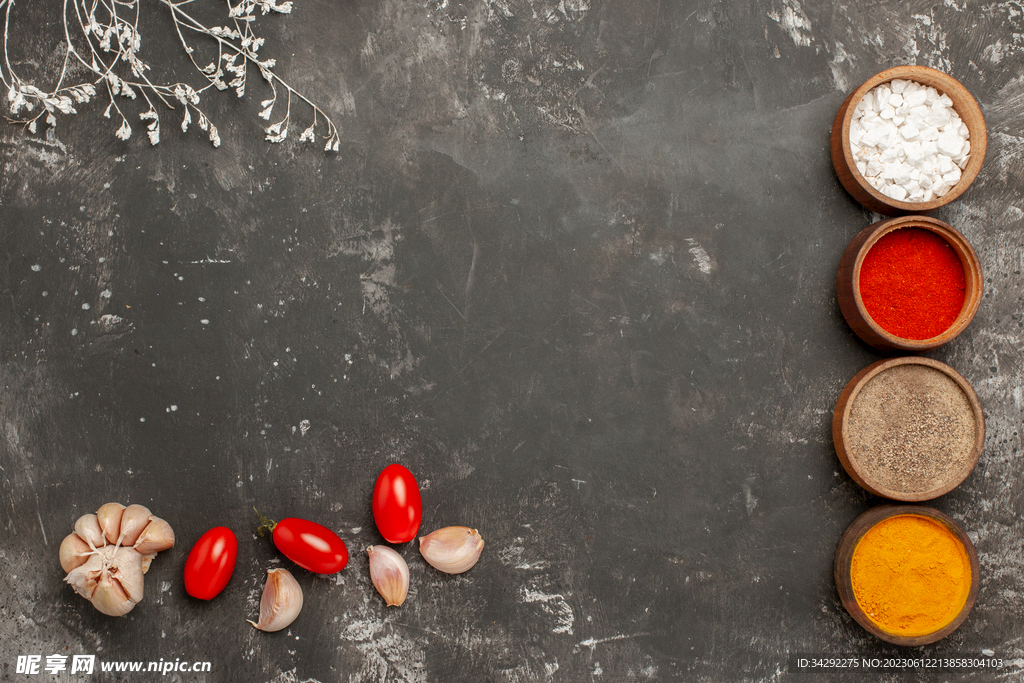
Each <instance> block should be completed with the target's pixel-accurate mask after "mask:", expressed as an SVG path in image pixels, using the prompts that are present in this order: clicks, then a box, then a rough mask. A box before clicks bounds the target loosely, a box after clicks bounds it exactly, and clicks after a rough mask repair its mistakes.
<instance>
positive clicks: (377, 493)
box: [373, 464, 423, 543]
mask: <svg viewBox="0 0 1024 683" xmlns="http://www.w3.org/2000/svg"><path fill="white" fill-rule="evenodd" d="M422 520H423V501H422V500H421V499H420V487H419V486H417V484H416V478H415V477H413V476H412V472H410V471H409V470H407V469H406V468H404V467H402V466H401V465H398V464H394V465H388V466H387V467H385V468H384V471H383V472H381V473H380V476H378V477H377V484H376V485H375V486H374V487H373V521H375V522H376V523H377V529H378V530H379V531H380V535H381V536H383V537H384V540H385V541H387V542H388V543H405V542H407V541H411V540H412V539H414V538H416V532H417V531H419V530H420V521H422Z"/></svg>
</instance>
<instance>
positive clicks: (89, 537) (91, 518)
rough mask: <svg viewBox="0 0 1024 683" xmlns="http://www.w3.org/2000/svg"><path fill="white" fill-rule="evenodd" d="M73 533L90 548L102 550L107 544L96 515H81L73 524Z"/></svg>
mask: <svg viewBox="0 0 1024 683" xmlns="http://www.w3.org/2000/svg"><path fill="white" fill-rule="evenodd" d="M75 533H76V534H78V535H79V537H81V539H82V540H83V541H85V542H86V543H88V544H89V546H90V547H92V548H102V547H103V546H105V545H106V544H107V539H106V538H105V537H104V536H103V530H102V529H100V525H99V522H98V521H97V518H96V515H82V516H81V517H79V518H78V521H76V522H75Z"/></svg>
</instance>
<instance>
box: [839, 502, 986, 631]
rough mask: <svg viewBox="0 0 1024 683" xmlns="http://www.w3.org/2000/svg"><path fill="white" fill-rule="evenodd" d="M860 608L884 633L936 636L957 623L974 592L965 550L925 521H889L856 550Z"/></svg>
mask: <svg viewBox="0 0 1024 683" xmlns="http://www.w3.org/2000/svg"><path fill="white" fill-rule="evenodd" d="M850 569H851V571H850V573H851V581H852V584H853V594H854V596H855V597H856V598H857V604H858V605H860V608H861V609H862V610H864V613H865V614H866V615H867V616H868V618H869V619H870V620H871V621H872V622H874V624H875V625H876V626H878V628H880V629H882V630H883V631H886V632H887V633H892V634H894V635H900V636H921V635H925V634H929V633H934V632H935V631H938V630H939V629H941V628H942V627H944V626H946V625H947V624H949V623H950V622H951V621H953V619H954V618H956V615H957V614H959V612H960V610H961V609H962V608H963V606H964V604H965V603H966V602H967V596H968V593H969V592H970V588H971V564H970V560H969V559H968V556H967V551H966V549H965V548H964V546H963V544H962V543H961V542H960V541H959V539H957V538H956V537H955V536H954V535H953V534H952V533H951V532H950V531H949V529H947V528H946V527H945V526H943V525H942V524H939V523H938V522H934V521H932V520H931V519H928V518H926V517H921V516H919V515H897V516H895V517H890V518H888V519H885V520H883V521H881V522H879V523H878V524H876V525H875V526H873V527H872V528H871V529H869V530H868V531H867V533H865V534H864V536H863V537H862V538H861V539H860V541H859V542H858V543H857V547H856V548H854V550H853V559H852V564H851V568H850Z"/></svg>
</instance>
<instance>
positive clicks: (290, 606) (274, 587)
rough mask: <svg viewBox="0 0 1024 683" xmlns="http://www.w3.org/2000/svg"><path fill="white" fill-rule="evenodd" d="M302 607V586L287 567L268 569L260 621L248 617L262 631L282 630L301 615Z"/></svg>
mask: <svg viewBox="0 0 1024 683" xmlns="http://www.w3.org/2000/svg"><path fill="white" fill-rule="evenodd" d="M301 609H302V587H301V586H299V582H298V581H296V580H295V577H294V576H292V574H291V572H289V571H288V570H287V569H281V568H275V569H268V570H267V582H266V584H264V586H263V597H262V598H260V620H259V622H258V623H257V622H255V621H252V620H251V619H246V621H248V622H249V623H250V624H252V625H253V626H254V627H256V628H258V629H259V630H261V631H280V630H281V629H283V628H285V627H286V626H288V625H289V624H291V623H292V622H293V621H295V617H297V616H299V611H300V610H301Z"/></svg>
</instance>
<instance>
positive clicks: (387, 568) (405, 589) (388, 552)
mask: <svg viewBox="0 0 1024 683" xmlns="http://www.w3.org/2000/svg"><path fill="white" fill-rule="evenodd" d="M366 552H367V554H368V555H369V556H370V581H372V582H373V585H374V587H375V588H376V589H377V592H378V593H380V595H381V597H382V598H384V602H386V603H387V605H388V607H398V606H399V605H401V604H402V603H403V602H405V598H406V596H407V595H408V594H409V565H408V564H406V563H405V560H404V559H403V558H402V556H401V555H399V554H398V553H397V552H395V551H394V550H392V549H391V548H389V547H388V546H386V545H371V546H370V547H368V548H367V549H366Z"/></svg>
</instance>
